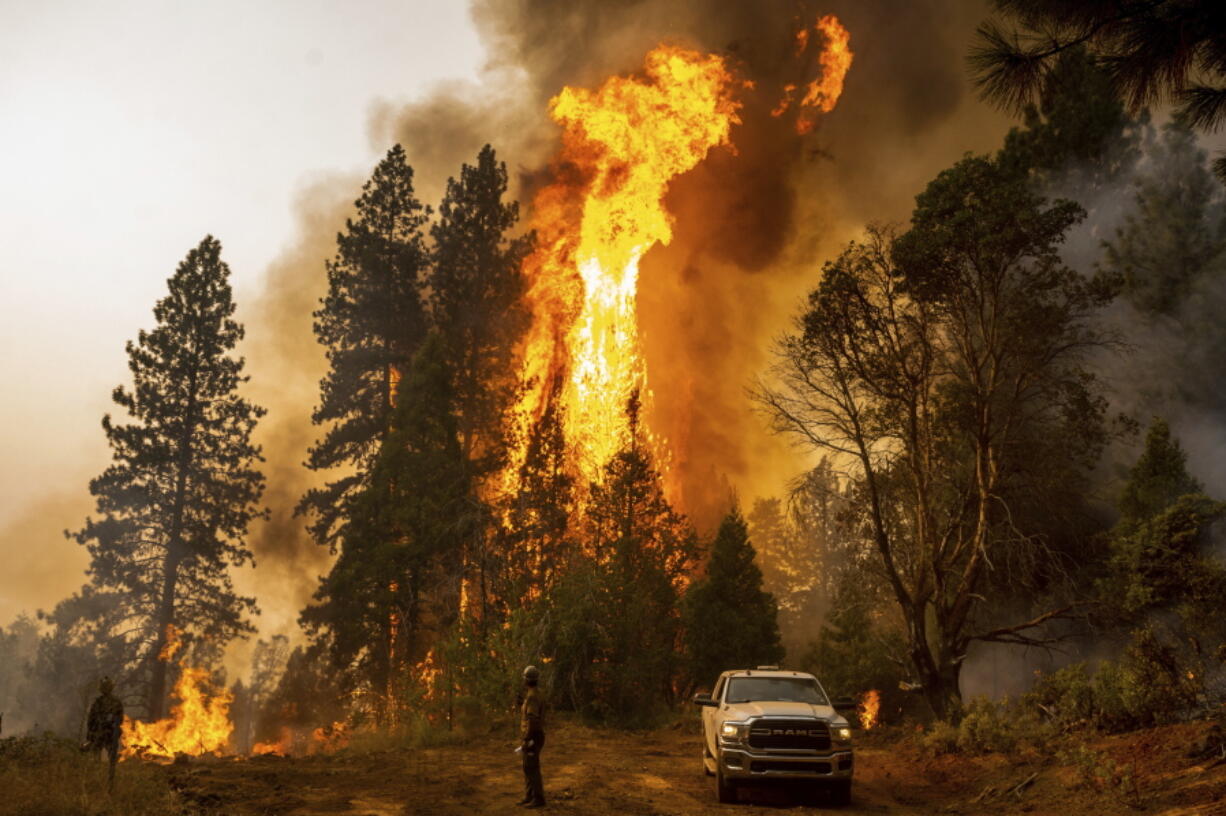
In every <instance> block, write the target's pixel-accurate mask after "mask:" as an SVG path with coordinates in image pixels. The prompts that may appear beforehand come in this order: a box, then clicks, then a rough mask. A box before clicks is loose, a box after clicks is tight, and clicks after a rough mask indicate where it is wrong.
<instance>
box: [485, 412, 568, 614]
mask: <svg viewBox="0 0 1226 816" xmlns="http://www.w3.org/2000/svg"><path fill="white" fill-rule="evenodd" d="M556 397H557V395H556V393H555V394H554V396H553V398H551V399H549V400H548V401H547V402H546V409H545V412H544V413H543V414H542V416H541V419H540V421H539V422H537V423H536V426H535V427H534V428H533V429H532V432H531V433H530V435H529V438H528V445H527V451H526V454H525V456H524V463H523V465H522V466H521V467H520V469H519V479H518V481H517V489H516V491H515V494H514V495H513V496H510V497H508V499H507V503H506V514H505V516H506V519H507V524H506V526H505V528H504V529H503V530H501V531H500V533H499V541H498V542H497V549H498V552H499V554H500V557H499V562H500V564H499V566H500V569H499V572H498V577H499V580H498V584H497V586H496V587H495V593H494V594H495V596H496V597H497V598H500V599H506V602H507V603H508V604H509V603H513V602H514V601H516V600H517V599H520V598H525V597H539V596H542V595H545V594H548V593H549V592H550V590H551V589H552V588H553V586H554V584H555V582H556V581H557V579H558V578H559V577H560V575H561V573H562V572H563V571H564V570H565V569H566V568H567V566H569V565H570V564H571V561H572V559H573V557H574V555H575V551H576V546H575V545H576V542H575V531H573V530H571V529H570V520H571V517H572V515H573V513H574V510H575V499H576V490H575V483H574V478H573V477H572V476H571V474H570V472H569V471H568V469H567V453H568V449H567V446H566V439H565V435H564V432H563V422H562V407H561V400H559V399H557V398H556ZM504 611H509V610H504Z"/></svg>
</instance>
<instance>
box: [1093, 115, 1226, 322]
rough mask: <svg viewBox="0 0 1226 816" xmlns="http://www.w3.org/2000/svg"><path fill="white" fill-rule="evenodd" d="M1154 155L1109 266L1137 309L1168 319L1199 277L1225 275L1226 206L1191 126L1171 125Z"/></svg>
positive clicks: (1110, 250) (1109, 252)
mask: <svg viewBox="0 0 1226 816" xmlns="http://www.w3.org/2000/svg"><path fill="white" fill-rule="evenodd" d="M1148 152H1149V159H1150V166H1149V167H1148V168H1147V169H1146V172H1144V173H1142V174H1141V175H1140V177H1139V178H1138V180H1137V184H1136V193H1135V196H1134V199H1133V209H1132V212H1130V213H1129V214H1128V215H1127V216H1126V218H1125V220H1124V225H1123V226H1122V227H1121V228H1120V229H1119V230H1117V231H1116V235H1115V238H1114V240H1112V241H1110V242H1108V243H1107V244H1106V246H1105V249H1106V266H1107V268H1109V269H1111V270H1112V271H1114V272H1117V273H1118V274H1119V275H1120V277H1121V278H1122V279H1123V281H1124V294H1125V295H1126V296H1127V297H1128V298H1129V300H1131V301H1132V302H1133V304H1134V305H1135V306H1136V307H1137V308H1138V309H1141V310H1143V311H1145V312H1149V313H1152V314H1162V315H1169V314H1173V313H1174V312H1175V311H1176V310H1177V309H1178V307H1179V306H1180V305H1182V304H1183V303H1184V302H1185V300H1186V298H1187V297H1188V295H1189V293H1190V292H1191V291H1192V289H1193V286H1194V284H1195V283H1196V281H1197V280H1198V279H1199V278H1203V277H1207V276H1208V274H1209V273H1210V272H1216V273H1219V274H1220V273H1221V272H1222V271H1223V269H1226V204H1224V202H1223V195H1222V188H1221V185H1219V184H1218V183H1217V182H1216V181H1215V179H1214V178H1213V176H1212V174H1211V173H1210V172H1209V167H1208V158H1207V156H1206V154H1205V151H1203V150H1201V149H1200V148H1199V147H1198V146H1197V142H1196V136H1195V134H1193V133H1192V131H1191V130H1189V129H1188V128H1187V127H1186V126H1185V125H1183V124H1182V123H1180V122H1178V121H1176V122H1172V123H1170V124H1168V125H1167V126H1166V127H1164V128H1163V130H1162V137H1161V139H1160V140H1159V141H1158V142H1157V143H1156V144H1154V145H1152V146H1151V147H1150V149H1149V151H1148ZM1215 311H1216V310H1215ZM1214 317H1215V318H1216V317H1217V315H1216V314H1215V315H1214Z"/></svg>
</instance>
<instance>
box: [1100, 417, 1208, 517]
mask: <svg viewBox="0 0 1226 816" xmlns="http://www.w3.org/2000/svg"><path fill="white" fill-rule="evenodd" d="M1201 489H1202V488H1201V484H1200V482H1198V481H1197V480H1196V479H1194V478H1192V475H1191V474H1189V473H1188V457H1187V454H1185V453H1184V452H1183V448H1182V447H1181V446H1180V444H1179V440H1178V439H1175V438H1173V437H1172V436H1171V429H1170V426H1169V425H1167V423H1166V420H1164V419H1161V418H1159V417H1155V418H1154V421H1153V422H1152V423H1151V424H1150V426H1149V433H1148V434H1146V437H1145V449H1144V451H1142V453H1141V457H1140V458H1139V459H1138V460H1137V462H1136V464H1134V465H1133V467H1132V470H1131V472H1130V473H1129V478H1128V483H1127V484H1126V485H1125V486H1124V490H1123V493H1122V494H1121V495H1120V501H1119V509H1120V516H1121V518H1122V520H1123V522H1124V524H1126V525H1129V524H1136V523H1138V522H1140V521H1143V520H1145V519H1149V518H1152V517H1154V516H1156V515H1158V514H1159V513H1161V512H1162V511H1164V510H1166V509H1167V508H1168V507H1170V506H1171V505H1172V504H1174V503H1175V501H1176V500H1177V499H1179V498H1180V497H1181V496H1186V495H1188V494H1190V493H1200V492H1201Z"/></svg>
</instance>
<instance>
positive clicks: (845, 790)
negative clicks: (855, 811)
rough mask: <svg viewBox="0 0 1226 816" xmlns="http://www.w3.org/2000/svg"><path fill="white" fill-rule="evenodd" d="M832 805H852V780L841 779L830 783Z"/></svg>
mask: <svg viewBox="0 0 1226 816" xmlns="http://www.w3.org/2000/svg"><path fill="white" fill-rule="evenodd" d="M830 804H832V805H834V806H836V807H843V806H845V805H850V804H851V780H850V779H840V780H839V781H837V782H831V783H830Z"/></svg>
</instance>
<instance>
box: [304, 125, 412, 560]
mask: <svg viewBox="0 0 1226 816" xmlns="http://www.w3.org/2000/svg"><path fill="white" fill-rule="evenodd" d="M355 206H356V208H357V217H356V219H350V220H348V221H347V222H346V224H345V232H342V233H341V234H340V235H338V236H337V239H336V242H337V254H336V258H335V259H334V260H332V261H331V262H330V263H329V264H328V267H327V269H328V294H327V296H326V297H325V298H324V299H323V301H322V306H321V308H320V309H319V310H318V311H316V312H315V334H316V336H317V337H318V339H319V342H320V343H322V344H323V345H324V346H325V347H326V348H327V353H328V361H329V363H330V370H329V371H328V373H327V375H326V376H325V377H324V379H323V381H322V382H321V383H320V388H321V396H320V404H319V406H318V407H317V408H316V409H315V412H314V414H313V415H312V417H311V419H312V421H313V422H314V423H315V424H316V425H325V424H327V425H329V426H330V427H329V428H328V430H327V432H326V433H325V434H324V437H323V439H321V440H320V441H319V442H317V443H316V444H315V446H314V447H312V448H311V450H310V453H309V455H308V458H307V466H308V467H310V468H311V469H313V470H330V469H333V468H337V467H346V468H347V471H348V472H347V475H345V476H342V477H341V478H339V479H336V480H335V481H332V482H329V483H328V484H327V485H326V486H325V487H323V488H317V489H314V490H311V491H309V492H308V493H307V494H306V495H305V496H303V498H302V501H301V503H300V504H299V506H298V510H299V512H309V513H311V514H313V515H314V516H315V520H314V521H313V523H312V524H311V528H310V529H311V533H312V535H313V536H314V537H315V540H316V541H318V542H319V543H320V544H327V545H329V546H330V547H332V548H333V549H336V548H337V547H338V545H339V544H340V539H339V537H338V530H339V527H340V524H341V521H342V519H344V517H345V516H346V515H347V514H348V513H349V512H350V509H351V505H352V503H353V502H354V500H355V498H356V496H357V495H358V494H359V492H360V491H361V489H362V488H363V487H364V486H365V484H366V483H367V481H368V479H369V475H370V470H371V468H372V466H373V464H374V460H375V458H376V457H377V456H378V455H379V451H380V446H381V443H382V442H383V441H384V439H385V438H386V437H387V434H388V433H389V430H390V420H391V415H392V411H393V402H394V400H393V397H394V394H395V388H396V381H397V380H398V379H399V377H400V376H401V374H402V373H403V371H404V370H405V369H406V368H407V367H408V364H409V361H410V360H412V358H413V354H414V352H416V350H417V348H418V346H419V345H420V344H421V341H422V339H423V338H424V337H425V333H426V325H427V324H426V315H425V308H424V305H423V302H422V294H421V289H422V286H423V284H424V277H425V274H426V270H427V268H428V264H429V252H428V251H427V248H426V245H425V240H424V236H423V234H422V227H423V225H424V224H425V222H426V220H427V218H428V217H429V214H430V210H429V208H427V207H424V206H423V205H422V204H421V202H420V201H418V200H417V198H416V196H415V194H414V192H413V168H412V167H410V166H409V164H408V162H407V160H406V158H405V152H404V148H402V147H401V146H400V145H396V146H395V147H393V148H392V149H391V150H389V151H388V153H387V156H386V157H385V158H384V159H383V160H382V161H381V162H379V164H378V166H376V167H375V170H374V173H373V174H372V176H371V178H370V180H369V181H367V182H366V184H365V185H364V186H363V187H362V195H361V197H360V198H358V200H357V201H356V202H355Z"/></svg>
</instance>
